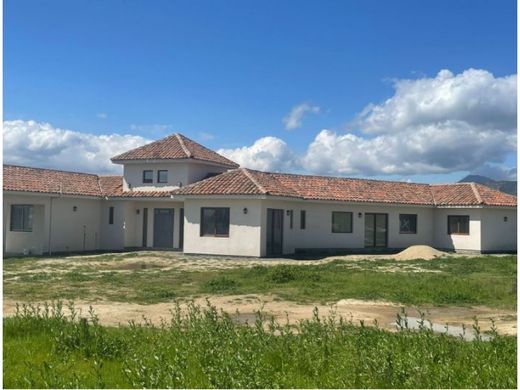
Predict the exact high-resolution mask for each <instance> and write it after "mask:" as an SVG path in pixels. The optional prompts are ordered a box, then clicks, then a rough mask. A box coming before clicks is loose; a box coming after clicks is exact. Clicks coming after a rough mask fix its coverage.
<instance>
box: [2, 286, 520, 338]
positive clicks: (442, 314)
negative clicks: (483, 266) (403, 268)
mask: <svg viewBox="0 0 520 390" xmlns="http://www.w3.org/2000/svg"><path fill="white" fill-rule="evenodd" d="M206 299H208V300H209V301H210V302H211V304H212V305H213V306H215V307H217V308H218V309H222V310H224V311H225V312H227V313H229V314H230V315H232V316H235V318H236V319H237V321H240V322H246V321H248V322H249V323H252V322H254V319H255V313H256V312H257V311H259V310H260V311H262V312H263V313H265V314H266V315H269V316H273V317H274V318H275V319H276V320H277V321H280V322H285V321H289V323H296V322H298V321H300V320H305V319H310V318H311V317H312V315H313V310H314V308H315V307H317V308H318V310H319V314H320V316H328V315H331V314H334V315H335V316H336V317H337V318H339V317H340V316H341V317H343V318H344V319H346V320H352V321H353V322H354V323H360V321H363V322H364V323H365V324H366V325H374V321H377V323H378V325H379V326H380V327H381V328H384V329H388V330H394V329H395V320H396V316H397V314H398V313H400V312H401V310H402V308H404V309H405V311H406V312H407V313H408V315H410V316H415V317H417V316H418V310H417V308H414V307H405V306H402V305H398V304H395V303H392V302H385V301H364V300H357V299H342V300H339V301H338V302H336V303H335V304H334V305H321V304H298V303H295V302H290V301H284V300H280V299H279V298H277V297H276V296H272V295H256V294H248V295H227V296H220V295H212V296H207V297H201V298H196V299H194V300H193V302H194V303H196V304H199V305H203V306H204V305H206ZM188 302H189V301H186V300H184V301H182V303H181V307H182V308H186V305H187V304H188ZM75 306H76V307H77V308H78V309H80V310H81V313H82V315H83V316H87V313H88V310H89V307H90V306H92V307H93V308H94V310H95V312H96V313H97V314H98V315H99V319H100V322H101V323H102V324H104V325H110V326H116V325H120V324H121V325H126V324H128V322H129V321H135V322H138V323H139V322H143V321H144V318H146V319H147V320H149V321H151V322H152V323H154V324H159V323H160V322H161V320H165V321H168V320H169V318H170V316H171V309H172V308H173V307H174V303H173V302H167V303H158V304H149V305H140V304H135V303H124V302H108V301H98V302H94V303H92V302H85V301H76V302H75ZM3 309H4V316H9V315H13V314H14V313H15V311H16V302H15V301H12V300H9V299H4V306H3ZM421 311H422V312H424V313H425V317H426V318H427V319H428V320H430V321H431V322H434V323H440V324H447V325H453V326H462V325H464V326H466V327H467V329H468V331H471V329H472V326H473V324H474V319H475V318H476V319H478V321H479V325H480V326H481V329H482V331H487V330H489V329H490V328H491V319H494V320H495V325H496V327H497V329H498V332H499V333H500V334H507V335H516V332H517V323H516V312H515V311H513V310H504V309H494V308H489V307H484V306H477V307H425V308H421Z"/></svg>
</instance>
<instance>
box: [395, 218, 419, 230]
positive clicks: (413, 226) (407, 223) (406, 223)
mask: <svg viewBox="0 0 520 390" xmlns="http://www.w3.org/2000/svg"><path fill="white" fill-rule="evenodd" d="M399 233H400V234H417V214H399Z"/></svg>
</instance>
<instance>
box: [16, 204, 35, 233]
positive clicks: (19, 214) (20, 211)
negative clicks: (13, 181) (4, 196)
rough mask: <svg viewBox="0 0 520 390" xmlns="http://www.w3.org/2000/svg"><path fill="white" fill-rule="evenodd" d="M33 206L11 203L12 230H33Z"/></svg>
mask: <svg viewBox="0 0 520 390" xmlns="http://www.w3.org/2000/svg"><path fill="white" fill-rule="evenodd" d="M32 227H33V206H31V205H15V204H13V205H11V231H15V232H32Z"/></svg>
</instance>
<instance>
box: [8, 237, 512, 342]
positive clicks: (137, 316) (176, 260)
mask: <svg viewBox="0 0 520 390" xmlns="http://www.w3.org/2000/svg"><path fill="white" fill-rule="evenodd" d="M439 256H461V255H457V254H446V253H442V252H439V251H436V250H434V249H433V248H430V247H423V246H420V247H411V248H408V249H407V250H405V251H403V252H401V253H399V254H396V255H388V254H387V255H373V254H371V255H348V256H331V257H327V258H322V259H319V260H294V259H258V258H233V257H212V256H189V255H184V254H182V253H180V252H177V253H172V252H152V251H150V252H138V253H136V254H135V256H132V255H130V256H129V253H121V254H117V253H116V254H110V255H109V256H108V257H107V255H103V254H102V255H91V256H84V255H83V256H68V257H60V258H48V259H39V260H38V261H37V262H32V263H31V262H28V263H27V265H25V264H24V263H23V262H22V263H20V264H19V265H17V268H16V272H14V274H16V273H17V272H23V273H45V272H54V273H56V272H69V271H71V270H73V269H74V268H80V267H81V268H84V267H88V268H90V269H93V270H95V271H96V272H110V271H118V272H132V271H134V270H137V269H145V268H146V269H149V268H157V269H161V270H169V269H176V270H179V271H195V270H198V271H206V270H220V269H230V268H235V267H253V266H255V265H263V266H271V265H278V264H298V265H312V264H323V263H326V262H329V261H332V260H335V259H344V260H349V267H353V268H355V267H359V266H358V265H356V262H358V261H360V260H379V259H394V260H404V261H403V262H402V265H401V264H399V265H397V266H396V265H395V264H396V263H394V264H393V266H392V267H386V268H388V269H386V268H384V267H382V268H381V269H379V271H382V272H399V271H400V270H407V271H410V270H414V271H417V272H439V271H436V270H424V269H420V268H417V269H416V270H415V268H416V267H413V265H411V264H409V262H407V261H406V260H411V259H417V258H423V259H430V260H432V259H434V258H436V257H439ZM383 268H384V269H383ZM9 274H10V272H9V271H7V272H6V270H4V280H6V278H7V279H9V278H10V275H9ZM11 278H12V280H14V279H16V278H18V276H15V275H13V276H12V277H11ZM206 298H208V299H209V300H210V302H211V304H212V305H214V306H216V307H217V308H219V309H222V310H224V311H226V312H228V313H230V314H232V315H236V319H237V320H238V321H241V322H245V321H246V320H247V321H249V322H253V321H254V319H255V312H256V311H258V310H262V311H263V312H264V313H265V314H268V315H272V316H274V317H275V319H277V320H278V321H281V322H285V321H286V319H287V318H288V319H289V321H290V322H291V323H294V322H297V321H299V320H302V319H307V318H311V317H312V315H313V309H314V307H317V308H318V309H319V312H320V315H321V316H326V315H329V314H330V313H331V310H333V311H334V312H335V314H336V316H338V317H339V316H342V317H343V318H345V319H352V321H353V322H355V323H359V321H364V322H365V323H366V324H373V323H374V321H375V320H376V321H377V322H378V324H379V326H380V327H383V328H386V329H395V320H396V315H397V314H398V313H399V312H400V311H401V308H402V306H401V305H398V304H394V303H391V302H383V301H361V300H354V299H342V300H340V301H338V302H336V304H334V305H332V306H325V305H320V304H298V303H295V302H291V301H284V300H281V299H280V298H278V297H275V296H271V295H258V294H249V295H226V296H220V295H213V296H208V297H204V298H197V299H195V300H194V302H195V303H197V304H200V305H203V306H204V305H206ZM18 302H19V301H18ZM75 304H76V306H77V307H78V308H79V309H81V310H82V312H83V313H84V314H83V315H86V313H87V312H88V308H89V306H90V305H92V306H93V307H94V310H95V311H96V313H97V314H98V315H99V318H100V321H101V323H103V324H105V325H118V324H122V325H125V324H127V323H128V322H129V321H132V320H133V321H136V322H140V321H142V320H143V317H146V318H147V319H148V320H151V321H152V322H153V323H159V322H160V320H161V318H163V319H166V320H167V319H168V318H169V316H170V310H171V309H172V307H173V303H172V302H169V303H158V304H148V305H141V304H136V303H124V302H109V301H105V300H98V301H95V302H86V301H75ZM15 308H16V302H15V301H13V300H10V299H9V298H4V302H3V315H4V316H9V315H12V314H13V313H14V312H15ZM405 310H406V312H407V313H408V315H409V316H413V317H418V312H417V310H416V309H415V308H413V307H405ZM421 310H423V311H425V315H426V318H428V319H429V320H430V321H432V322H433V323H437V324H442V325H444V324H448V325H457V326H460V325H465V326H466V327H468V328H469V329H471V327H472V325H473V324H474V319H475V318H477V319H478V321H479V324H480V326H481V328H482V330H484V331H485V330H489V328H490V326H491V321H490V318H493V319H494V320H495V321H496V327H497V329H498V331H499V333H502V334H511V335H513V334H516V331H517V330H516V328H517V324H516V312H515V311H514V310H506V309H493V308H489V307H421ZM237 311H238V312H239V314H236V313H237Z"/></svg>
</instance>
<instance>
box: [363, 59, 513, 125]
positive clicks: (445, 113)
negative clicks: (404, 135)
mask: <svg viewBox="0 0 520 390" xmlns="http://www.w3.org/2000/svg"><path fill="white" fill-rule="evenodd" d="M394 87H395V94H394V95H393V96H392V97H391V98H390V99H388V100H386V101H385V102H384V103H382V104H375V105H374V104H370V105H368V106H367V107H366V108H365V109H364V110H363V111H362V112H361V114H360V115H359V117H358V118H357V121H356V122H355V123H356V124H357V125H358V126H359V127H360V128H361V130H363V131H364V132H365V133H367V134H384V133H395V132H401V131H403V130H405V129H407V128H410V127H414V126H421V125H426V124H433V123H443V122H446V121H448V120H449V121H460V122H464V123H467V124H468V125H470V126H472V127H476V128H479V129H501V130H512V129H514V128H515V126H516V75H511V76H506V77H494V76H493V74H492V73H490V72H488V71H486V70H478V69H468V70H466V71H464V72H462V73H460V74H457V75H454V74H453V73H451V72H450V71H448V70H441V71H440V72H439V73H438V74H437V76H436V77H433V78H421V79H416V80H396V81H395V84H394Z"/></svg>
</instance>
